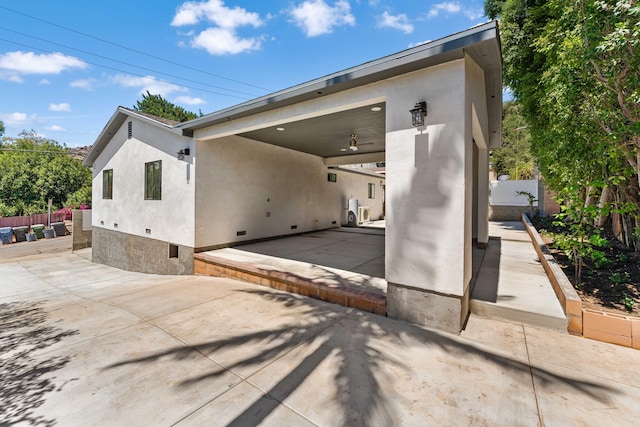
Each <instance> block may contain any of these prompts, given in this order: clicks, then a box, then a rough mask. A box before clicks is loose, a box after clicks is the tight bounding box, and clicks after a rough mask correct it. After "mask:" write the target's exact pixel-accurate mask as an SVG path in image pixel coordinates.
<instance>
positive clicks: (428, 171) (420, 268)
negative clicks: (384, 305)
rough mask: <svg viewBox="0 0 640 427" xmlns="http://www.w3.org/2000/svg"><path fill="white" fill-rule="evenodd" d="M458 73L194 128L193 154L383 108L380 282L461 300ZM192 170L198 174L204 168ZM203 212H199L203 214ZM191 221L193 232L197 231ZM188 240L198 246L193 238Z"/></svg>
mask: <svg viewBox="0 0 640 427" xmlns="http://www.w3.org/2000/svg"><path fill="white" fill-rule="evenodd" d="M467 68H468V67H467ZM465 69H466V67H465V59H459V60H455V61H451V62H449V63H446V64H442V65H437V66H433V67H429V68H427V69H423V70H419V71H415V72H412V73H408V74H404V75H402V76H398V77H395V78H392V79H389V80H384V81H379V82H376V83H373V84H370V85H366V86H362V87H357V88H354V89H350V90H346V91H343V92H340V93H337V94H335V95H328V96H322V97H319V98H318V99H317V100H312V101H307V102H303V103H299V104H296V105H292V106H289V107H285V108H282V109H278V110H274V111H268V112H265V113H261V114H258V115H255V116H251V117H247V118H244V119H237V120H232V121H229V122H226V123H221V124H219V125H216V126H211V127H209V128H205V129H200V130H198V131H196V133H195V138H196V139H197V140H198V141H199V142H198V150H201V149H202V147H207V148H211V147H213V146H214V145H215V144H216V143H219V142H220V141H222V140H223V138H226V137H227V136H230V135H234V134H236V133H241V132H245V131H249V130H253V129H258V128H261V127H265V126H276V125H279V124H282V123H286V122H287V121H290V120H301V119H303V118H308V117H313V116H318V115H322V114H328V113H333V112H337V111H344V110H348V109H351V108H355V107H359V106H364V105H369V104H372V103H376V102H381V101H384V102H386V108H385V111H386V165H387V173H386V178H387V180H386V185H387V187H386V208H387V211H386V223H387V232H386V260H385V268H386V279H387V280H388V281H389V282H390V283H396V284H399V285H404V286H408V287H412V288H418V289H425V290H430V291H433V292H437V293H442V294H445V295H453V296H462V295H464V293H465V290H466V288H467V286H468V281H469V278H470V277H471V276H470V275H471V265H470V259H471V258H470V254H471V218H470V215H471V210H470V209H471V203H472V198H471V194H472V185H471V184H472V180H473V173H472V165H473V150H472V143H473V142H472V138H471V135H472V121H471V117H470V115H468V114H467V110H468V109H470V105H471V103H470V101H468V99H467V87H466V84H467V77H466V76H465ZM478 76H479V74H478ZM472 80H473V84H476V83H477V84H480V85H482V86H483V87H484V84H485V83H484V81H482V82H479V81H476V80H477V78H475V77H474V78H472ZM482 90H484V89H482ZM418 101H427V104H428V107H427V108H428V116H427V118H426V121H427V126H426V127H425V128H423V129H416V128H414V127H412V125H411V116H410V114H409V109H411V108H412V107H413V106H414V104H415V103H416V102H418ZM481 114H484V116H483V117H481V119H480V121H482V122H484V121H485V118H486V111H485V112H484V113H481ZM226 143H227V144H228V141H227V142H226ZM250 156H251V154H250V153H247V157H250ZM207 157H208V156H207ZM238 161H239V159H238ZM199 166H200V167H199V168H198V172H199V174H200V173H201V172H202V171H203V169H204V170H209V169H210V168H209V167H206V168H203V169H201V167H202V164H200V165H199ZM318 167H319V166H318ZM212 173H213V172H212ZM324 173H325V172H323V173H322V175H324ZM199 177H200V175H199V176H198V178H199ZM198 182H200V180H199V179H198ZM296 191H299V192H301V193H304V192H305V191H306V190H303V189H300V190H296ZM262 199H264V203H265V204H266V203H267V202H266V199H270V196H268V195H267V194H266V193H264V194H263V195H262ZM269 203H270V202H269ZM196 206H197V212H198V214H197V215H198V218H199V219H200V215H199V212H200V211H201V209H202V208H203V207H204V206H205V205H203V204H202V200H201V198H200V190H198V197H197V202H196ZM211 209H212V208H211V207H207V208H206V210H207V211H210V212H211ZM218 209H222V208H218ZM259 211H260V212H262V214H261V218H260V219H259V221H258V222H259V223H261V224H262V227H267V225H266V224H267V223H268V221H267V219H266V218H264V216H265V213H264V211H265V207H262V209H259ZM238 214H239V215H241V216H242V215H247V214H246V213H238ZM256 215H258V214H257V213H256ZM199 219H198V221H197V233H198V234H199V233H201V232H202V231H203V230H202V229H201V228H202V224H203V223H202V222H201V221H200V220H199ZM315 219H318V221H319V223H321V222H322V221H323V220H322V219H320V218H319V217H318V218H316V217H314V216H313V215H312V218H311V220H315ZM256 220H258V217H256ZM287 220H288V218H287ZM287 220H285V221H284V222H283V224H286V223H287ZM327 220H328V218H327ZM247 221H248V219H247ZM287 226H288V225H287ZM243 229H244V228H242V227H241V228H238V227H235V228H230V229H229V230H228V231H227V232H228V233H229V234H228V235H229V236H230V237H234V236H235V232H236V231H237V230H243ZM282 231H285V230H282ZM232 234H233V236H232ZM196 240H197V242H200V237H196ZM198 246H200V244H198Z"/></svg>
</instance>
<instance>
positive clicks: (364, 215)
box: [358, 206, 371, 224]
mask: <svg viewBox="0 0 640 427" xmlns="http://www.w3.org/2000/svg"><path fill="white" fill-rule="evenodd" d="M369 221H371V208H370V207H369V206H359V207H358V223H359V224H362V223H363V222H369Z"/></svg>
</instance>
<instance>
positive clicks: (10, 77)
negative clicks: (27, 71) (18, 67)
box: [0, 70, 24, 83]
mask: <svg viewBox="0 0 640 427" xmlns="http://www.w3.org/2000/svg"><path fill="white" fill-rule="evenodd" d="M0 80H6V81H8V82H11V83H22V82H23V81H24V80H23V79H22V77H20V75H19V74H17V73H16V72H14V71H11V72H9V71H3V70H0Z"/></svg>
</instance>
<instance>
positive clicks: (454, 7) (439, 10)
mask: <svg viewBox="0 0 640 427" xmlns="http://www.w3.org/2000/svg"><path fill="white" fill-rule="evenodd" d="M457 13H462V14H463V15H464V16H466V17H467V18H469V19H470V20H472V21H473V20H476V19H479V18H482V17H483V16H484V11H483V10H482V8H471V7H469V8H463V7H462V5H461V4H460V3H459V2H457V1H449V2H443V3H437V4H434V5H433V7H432V8H431V9H430V10H429V12H428V13H427V18H435V17H437V16H440V15H441V14H443V15H455V14H457Z"/></svg>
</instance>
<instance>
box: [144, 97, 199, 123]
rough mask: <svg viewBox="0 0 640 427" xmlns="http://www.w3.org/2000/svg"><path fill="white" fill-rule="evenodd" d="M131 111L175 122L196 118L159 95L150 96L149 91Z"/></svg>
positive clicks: (195, 115) (194, 114)
mask: <svg viewBox="0 0 640 427" xmlns="http://www.w3.org/2000/svg"><path fill="white" fill-rule="evenodd" d="M133 109H134V110H136V111H140V112H141V113H147V114H153V115H154V116H157V117H164V118H165V119H169V120H175V121H177V122H186V121H187V120H192V119H195V118H197V117H198V115H197V114H196V113H192V112H191V111H187V110H185V109H184V108H182V107H180V106H178V105H175V104H173V103H171V102H169V101H167V100H166V99H164V98H163V97H162V96H160V95H152V94H151V93H149V91H147V93H146V94H143V95H142V100H141V101H137V102H136V105H134V107H133Z"/></svg>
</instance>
